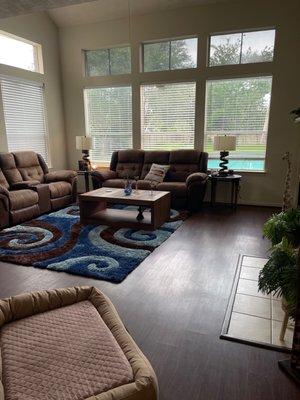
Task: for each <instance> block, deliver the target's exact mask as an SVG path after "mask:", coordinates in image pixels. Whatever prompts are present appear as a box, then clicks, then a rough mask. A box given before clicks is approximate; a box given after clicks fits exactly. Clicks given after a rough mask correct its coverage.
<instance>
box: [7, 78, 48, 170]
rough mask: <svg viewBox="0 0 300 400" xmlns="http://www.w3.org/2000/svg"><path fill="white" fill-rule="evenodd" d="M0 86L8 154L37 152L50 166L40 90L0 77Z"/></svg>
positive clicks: (40, 88) (27, 84)
mask: <svg viewBox="0 0 300 400" xmlns="http://www.w3.org/2000/svg"><path fill="white" fill-rule="evenodd" d="M0 83H1V93H2V101H3V109H4V121H5V128H6V136H7V142H8V150H9V151H19V150H28V149H30V150H33V151H36V152H37V153H39V154H41V155H42V156H43V157H44V159H45V161H46V162H47V164H48V165H49V164H50V157H49V148H48V131H47V124H46V115H45V114H46V113H45V102H44V88H43V86H42V85H40V84H36V83H33V82H32V83H31V82H26V81H21V80H16V79H9V78H1V77H0Z"/></svg>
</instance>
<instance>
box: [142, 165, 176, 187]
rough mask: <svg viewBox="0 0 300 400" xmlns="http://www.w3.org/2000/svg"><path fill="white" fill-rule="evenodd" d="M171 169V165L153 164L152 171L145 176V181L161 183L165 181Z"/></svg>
mask: <svg viewBox="0 0 300 400" xmlns="http://www.w3.org/2000/svg"><path fill="white" fill-rule="evenodd" d="M169 168H170V166H169V165H158V164H152V165H151V168H150V171H149V172H148V174H147V175H146V176H145V178H144V180H147V181H154V182H157V183H161V182H163V180H164V179H165V176H166V173H167V172H168V169H169Z"/></svg>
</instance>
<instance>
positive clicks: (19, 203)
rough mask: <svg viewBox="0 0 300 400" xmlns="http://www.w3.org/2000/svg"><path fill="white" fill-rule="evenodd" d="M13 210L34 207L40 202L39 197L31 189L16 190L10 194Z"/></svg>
mask: <svg viewBox="0 0 300 400" xmlns="http://www.w3.org/2000/svg"><path fill="white" fill-rule="evenodd" d="M9 201H10V208H11V210H12V211H13V210H21V209H22V208H26V207H30V206H33V205H34V204H37V203H38V202H39V196H38V195H37V193H36V192H34V191H33V190H30V189H21V190H14V191H11V192H9Z"/></svg>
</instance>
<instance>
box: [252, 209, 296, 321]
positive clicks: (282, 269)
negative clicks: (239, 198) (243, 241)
mask: <svg viewBox="0 0 300 400" xmlns="http://www.w3.org/2000/svg"><path fill="white" fill-rule="evenodd" d="M263 233H264V236H265V237H267V238H268V239H269V240H270V241H271V243H272V247H271V249H270V257H269V260H268V262H267V263H266V265H265V266H264V267H263V269H262V270H261V271H260V274H259V281H258V287H259V290H261V291H262V292H263V293H267V294H270V293H272V292H273V293H274V294H275V295H277V296H282V298H283V309H284V310H285V311H287V312H288V314H289V315H290V316H291V317H292V318H293V319H295V314H296V306H297V279H298V274H297V254H298V250H297V248H298V246H299V244H300V208H296V209H289V210H286V211H283V212H281V213H279V214H275V215H273V216H272V217H271V218H270V219H269V220H268V221H267V222H266V223H265V225H264V229H263Z"/></svg>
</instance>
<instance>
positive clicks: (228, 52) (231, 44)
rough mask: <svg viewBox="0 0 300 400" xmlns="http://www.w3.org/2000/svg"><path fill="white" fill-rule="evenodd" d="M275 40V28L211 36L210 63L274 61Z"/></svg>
mask: <svg viewBox="0 0 300 400" xmlns="http://www.w3.org/2000/svg"><path fill="white" fill-rule="evenodd" d="M274 41H275V30H274V29H270V30H263V31H252V32H241V33H229V34H222V35H214V36H211V37H210V49H209V65H210V66H215V65H230V64H249V63H258V62H268V61H273V54H274Z"/></svg>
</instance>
